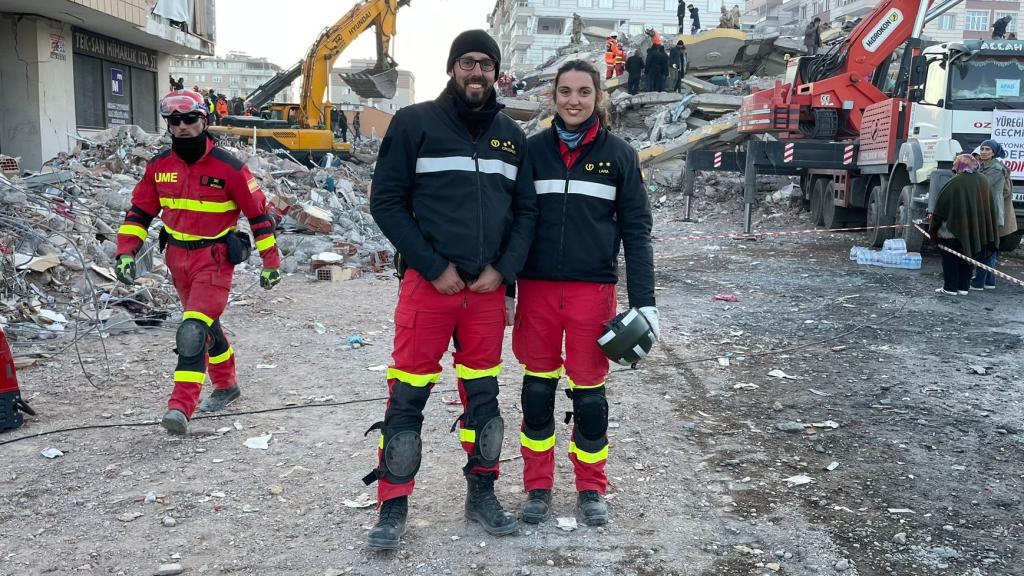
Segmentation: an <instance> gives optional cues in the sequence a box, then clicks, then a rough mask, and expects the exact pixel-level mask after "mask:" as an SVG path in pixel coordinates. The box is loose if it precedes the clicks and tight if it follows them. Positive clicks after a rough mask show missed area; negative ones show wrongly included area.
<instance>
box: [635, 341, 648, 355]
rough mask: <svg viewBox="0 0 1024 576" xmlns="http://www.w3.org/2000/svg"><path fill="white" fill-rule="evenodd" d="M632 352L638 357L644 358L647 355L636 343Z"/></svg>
mask: <svg viewBox="0 0 1024 576" xmlns="http://www.w3.org/2000/svg"><path fill="white" fill-rule="evenodd" d="M633 353H634V354H636V355H637V357H638V358H646V357H647V351H646V350H644V349H643V348H641V347H640V345H639V344H637V345H636V346H633Z"/></svg>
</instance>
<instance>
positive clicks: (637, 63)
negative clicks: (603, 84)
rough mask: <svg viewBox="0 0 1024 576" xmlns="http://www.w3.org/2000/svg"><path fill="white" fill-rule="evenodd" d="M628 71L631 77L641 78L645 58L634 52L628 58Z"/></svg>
mask: <svg viewBox="0 0 1024 576" xmlns="http://www.w3.org/2000/svg"><path fill="white" fill-rule="evenodd" d="M626 73H628V74H629V77H630V78H633V77H637V78H639V77H640V75H641V74H643V73H644V59H643V57H641V56H637V55H636V54H633V55H632V56H630V57H629V58H626Z"/></svg>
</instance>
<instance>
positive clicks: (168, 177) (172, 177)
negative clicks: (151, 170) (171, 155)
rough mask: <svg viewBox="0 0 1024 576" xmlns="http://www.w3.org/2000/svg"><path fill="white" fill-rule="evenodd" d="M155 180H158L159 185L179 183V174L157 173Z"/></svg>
mask: <svg viewBox="0 0 1024 576" xmlns="http://www.w3.org/2000/svg"><path fill="white" fill-rule="evenodd" d="M154 180H156V183H157V184H161V183H164V182H177V181H178V173H177V172H157V173H156V177H155V178H154Z"/></svg>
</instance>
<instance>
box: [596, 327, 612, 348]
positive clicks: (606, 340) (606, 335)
mask: <svg viewBox="0 0 1024 576" xmlns="http://www.w3.org/2000/svg"><path fill="white" fill-rule="evenodd" d="M612 338H615V331H614V330H609V331H607V332H605V333H604V335H602V336H601V337H600V338H598V339H597V345H598V346H604V345H605V344H607V343H609V342H611V340H612Z"/></svg>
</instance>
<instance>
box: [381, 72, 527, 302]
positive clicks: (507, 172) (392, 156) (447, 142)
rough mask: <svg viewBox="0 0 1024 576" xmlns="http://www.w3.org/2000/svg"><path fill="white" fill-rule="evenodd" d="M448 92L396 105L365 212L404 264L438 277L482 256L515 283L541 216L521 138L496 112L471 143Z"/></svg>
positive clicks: (477, 268) (478, 265)
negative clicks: (448, 270)
mask: <svg viewBox="0 0 1024 576" xmlns="http://www.w3.org/2000/svg"><path fill="white" fill-rule="evenodd" d="M451 98H454V96H450V95H449V94H448V93H447V92H445V93H442V94H441V96H439V97H438V98H437V99H436V100H434V101H433V102H423V103H420V104H415V105H413V106H407V107H405V108H402V109H401V110H399V111H398V113H396V114H395V117H394V119H392V121H391V125H390V126H389V127H388V131H387V134H386V135H385V136H384V140H383V141H382V142H381V147H380V153H379V155H378V159H377V166H376V169H375V170H374V173H373V189H372V193H371V200H370V212H371V214H372V215H373V219H374V220H375V221H376V222H377V225H378V226H380V229H381V231H382V232H384V235H385V236H387V238H388V240H390V241H391V243H392V244H394V245H395V248H396V249H398V251H399V252H400V253H401V254H402V258H403V259H404V260H405V262H406V263H408V265H409V266H410V267H411V268H412V269H414V270H416V271H417V272H419V273H420V274H422V275H423V277H424V278H426V279H427V280H435V279H437V277H438V276H440V275H441V273H442V272H444V270H445V268H446V267H447V266H448V263H449V262H451V263H453V264H455V266H456V267H458V269H459V272H460V275H462V276H463V277H464V278H469V279H472V278H476V277H477V276H478V275H479V274H480V272H482V271H483V269H484V267H485V266H486V265H487V264H490V265H491V266H493V267H494V269H495V270H497V271H498V272H500V273H501V275H502V276H503V277H504V279H505V282H507V283H511V282H514V281H515V279H516V275H517V274H518V272H519V270H520V269H521V268H522V267H523V263H524V262H525V261H526V254H527V251H528V250H529V248H530V241H531V240H532V239H533V229H534V227H535V225H536V220H537V206H536V196H535V194H534V190H533V178H532V176H531V175H530V171H529V166H528V165H527V164H526V136H525V135H524V134H523V131H522V129H520V128H519V126H517V125H516V123H515V122H514V121H513V120H512V119H511V118H509V117H508V116H505V115H504V114H501V113H498V114H497V115H496V116H495V117H494V119H493V120H492V121H491V123H490V125H489V126H488V127H487V128H486V130H484V133H483V135H482V136H481V137H480V138H478V139H477V140H476V141H475V142H474V141H473V139H472V138H471V137H470V134H469V131H468V130H467V128H466V127H465V125H463V123H462V122H461V121H460V120H459V119H458V116H457V115H456V111H455V105H454V104H453V103H452V102H451Z"/></svg>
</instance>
